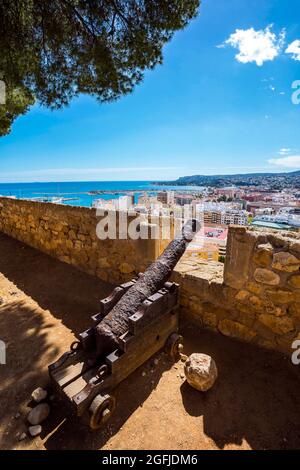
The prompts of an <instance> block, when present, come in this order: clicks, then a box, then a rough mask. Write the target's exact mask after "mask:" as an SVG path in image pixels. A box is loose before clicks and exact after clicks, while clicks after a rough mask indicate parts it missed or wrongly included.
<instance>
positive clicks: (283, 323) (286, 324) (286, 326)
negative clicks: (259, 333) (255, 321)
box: [259, 313, 294, 335]
mask: <svg viewBox="0 0 300 470" xmlns="http://www.w3.org/2000/svg"><path fill="white" fill-rule="evenodd" d="M259 321H260V322H261V323H262V324H263V325H265V326H266V327H267V328H269V329H270V330H271V331H272V332H273V333H275V334H277V335H284V334H286V333H290V332H291V331H293V330H294V323H293V321H292V320H291V318H289V317H287V316H284V317H275V316H274V315H269V314H267V313H263V314H262V315H260V316H259Z"/></svg>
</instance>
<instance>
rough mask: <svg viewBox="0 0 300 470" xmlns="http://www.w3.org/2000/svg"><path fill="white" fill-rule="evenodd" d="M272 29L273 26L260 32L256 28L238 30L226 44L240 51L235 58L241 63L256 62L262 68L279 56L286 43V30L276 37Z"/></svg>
mask: <svg viewBox="0 0 300 470" xmlns="http://www.w3.org/2000/svg"><path fill="white" fill-rule="evenodd" d="M271 28H272V25H270V26H267V27H266V28H265V29H261V30H258V31H256V30H255V29H254V28H250V29H237V30H236V31H235V33H232V34H231V35H230V37H229V38H228V39H227V40H226V41H225V43H224V44H225V45H230V46H232V47H234V48H235V49H238V50H239V52H238V54H237V55H236V56H235V57H236V59H237V60H238V61H239V62H242V63H243V64H247V63H249V62H256V64H257V65H258V66H262V65H263V64H264V62H267V61H272V60H274V59H275V58H276V57H277V56H278V55H279V53H280V52H281V49H282V46H283V44H284V41H285V30H282V31H281V32H280V34H279V35H276V34H275V33H273V32H272V31H271Z"/></svg>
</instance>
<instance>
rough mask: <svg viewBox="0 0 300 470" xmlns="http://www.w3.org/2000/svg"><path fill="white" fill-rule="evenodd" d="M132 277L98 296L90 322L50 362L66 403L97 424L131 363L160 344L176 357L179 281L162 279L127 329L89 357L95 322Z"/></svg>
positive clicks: (138, 361)
mask: <svg viewBox="0 0 300 470" xmlns="http://www.w3.org/2000/svg"><path fill="white" fill-rule="evenodd" d="M136 281H137V280H136V279H133V280H132V281H130V282H127V283H125V284H122V285H120V286H118V287H116V288H115V289H114V291H113V292H112V294H111V295H110V296H109V297H107V298H106V299H103V300H101V302H100V313H98V314H96V315H93V316H92V317H91V319H92V322H93V326H92V327H91V328H89V329H88V330H86V331H84V332H83V333H81V334H80V335H79V341H76V342H74V343H73V344H72V345H71V349H70V351H69V352H66V353H65V354H64V355H63V356H62V357H61V358H60V359H58V360H57V361H56V362H55V363H53V364H51V365H50V366H49V374H50V377H51V379H52V381H53V383H54V385H55V388H56V390H58V392H59V394H60V395H62V396H64V397H65V398H66V399H67V401H68V402H70V403H71V405H72V407H73V409H74V410H75V412H76V414H77V416H79V417H81V418H84V421H87V420H88V422H89V425H90V427H91V428H92V429H98V428H99V427H100V426H101V425H102V424H103V423H104V422H106V421H107V420H108V419H109V418H110V416H111V414H112V412H113V411H114V408H115V398H114V397H113V396H112V395H111V392H112V390H113V389H114V388H115V387H116V386H117V385H118V384H119V383H120V382H122V381H123V380H124V379H126V378H127V377H128V376H129V375H130V374H131V373H132V372H133V371H134V370H135V369H137V368H138V367H139V366H141V365H142V364H143V363H144V362H145V361H147V360H148V359H149V358H150V357H152V356H153V355H154V354H155V353H156V352H157V351H159V350H161V349H162V348H165V350H166V352H167V353H168V354H169V356H170V357H171V358H172V359H173V360H177V359H178V358H179V357H180V352H181V349H182V337H181V336H179V335H178V287H179V286H178V284H175V283H171V282H166V283H165V284H164V286H163V288H162V289H160V290H158V291H157V292H156V293H155V294H154V295H151V296H149V297H148V298H147V299H146V300H145V301H144V302H143V303H142V304H141V306H140V308H139V309H138V310H137V311H136V312H135V313H134V314H133V315H131V316H130V317H129V319H128V320H129V321H128V331H126V333H124V334H122V335H121V336H120V337H119V338H118V347H117V349H115V350H114V351H113V352H111V353H109V354H104V355H103V356H102V357H100V358H99V359H98V360H97V362H96V364H95V363H93V364H92V363H91V360H90V358H91V357H92V356H93V352H94V351H95V348H96V339H95V326H96V325H97V324H99V323H100V322H101V321H102V320H103V318H105V316H106V315H107V314H108V313H109V312H110V311H111V310H112V309H113V308H114V307H115V306H116V304H117V303H118V302H119V300H120V299H121V298H122V296H123V295H124V294H125V293H126V292H127V291H128V289H129V288H130V287H132V286H133V285H134V284H135V282H136Z"/></svg>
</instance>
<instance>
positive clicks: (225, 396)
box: [181, 326, 300, 449]
mask: <svg viewBox="0 0 300 470" xmlns="http://www.w3.org/2000/svg"><path fill="white" fill-rule="evenodd" d="M185 330H186V331H185V338H186V339H187V341H186V343H185V344H186V352H187V354H191V353H192V352H194V351H199V350H202V351H205V353H207V354H210V355H211V356H212V357H213V358H214V359H215V361H216V363H217V366H218V370H219V377H218V380H217V382H216V384H215V386H214V388H212V389H211V390H210V391H209V392H207V393H205V394H203V393H198V392H197V391H196V390H194V389H192V388H191V387H190V386H189V385H188V384H187V382H186V381H185V382H184V383H183V384H182V386H181V394H182V401H183V405H184V407H185V409H186V411H187V412H188V413H189V414H190V415H191V416H194V417H200V416H202V417H203V430H204V433H205V434H206V435H207V436H209V437H210V438H211V439H213V441H214V442H215V443H216V444H217V446H218V447H219V448H220V449H222V448H224V446H225V445H227V444H236V445H241V444H242V442H243V440H245V441H247V442H248V444H249V445H250V446H251V448H252V449H277V448H278V449H285V448H289V449H299V448H300V434H299V432H297V429H299V426H300V395H299V385H300V384H299V380H300V375H299V370H298V368H297V367H296V366H294V365H292V363H291V361H290V359H289V358H287V357H285V356H283V355H282V354H280V353H276V352H272V351H267V350H263V349H260V348H257V347H256V346H252V345H248V344H243V343H240V342H238V341H235V340H232V339H229V338H224V337H221V336H219V335H217V336H216V335H215V334H214V333H210V332H201V331H200V330H199V334H198V335H197V334H196V333H195V330H193V329H191V328H189V327H188V326H186V328H185Z"/></svg>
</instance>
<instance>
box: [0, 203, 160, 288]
mask: <svg viewBox="0 0 300 470" xmlns="http://www.w3.org/2000/svg"><path fill="white" fill-rule="evenodd" d="M131 219H134V217H132V218H131ZM131 219H130V218H129V220H128V223H130V221H131ZM117 220H118V217H117ZM100 221H101V217H97V214H96V210H95V209H89V208H85V207H72V206H67V205H62V204H52V203H44V202H34V201H26V200H18V199H13V198H4V197H0V230H1V231H2V232H4V233H6V234H7V235H10V236H12V237H14V238H16V239H17V240H20V241H22V242H24V243H27V244H28V245H30V246H32V247H34V248H37V249H39V250H41V251H43V252H45V253H47V254H49V255H51V256H53V257H55V258H58V259H59V260H61V261H64V262H66V263H69V264H72V265H74V266H76V267H78V268H79V269H81V270H83V271H85V272H87V273H89V274H92V275H96V276H98V277H100V278H101V279H103V280H105V281H109V282H112V283H119V282H123V281H127V280H128V279H131V278H132V277H133V276H135V275H137V274H138V273H139V272H141V271H143V270H144V269H145V268H146V267H147V266H148V265H149V263H151V262H152V261H153V260H154V259H155V258H156V257H157V256H158V250H159V241H158V240H131V239H128V240H127V239H125V240H119V239H116V240H110V239H106V240H100V239H99V238H98V237H97V234H96V227H97V224H98V223H99V222H100ZM117 229H118V226H117ZM28 275H30V273H28Z"/></svg>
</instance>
